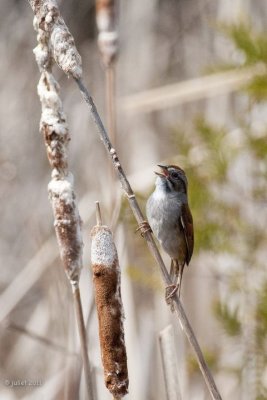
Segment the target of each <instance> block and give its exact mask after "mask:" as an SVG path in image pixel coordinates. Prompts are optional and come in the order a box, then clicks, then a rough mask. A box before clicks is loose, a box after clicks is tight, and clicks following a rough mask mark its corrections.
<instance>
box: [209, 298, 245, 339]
mask: <svg viewBox="0 0 267 400" xmlns="http://www.w3.org/2000/svg"><path fill="white" fill-rule="evenodd" d="M213 311H214V314H215V315H216V317H217V319H218V321H219V322H220V323H221V324H222V326H223V328H224V330H225V332H226V333H227V334H228V335H229V336H238V335H240V333H241V324H240V321H239V319H238V316H237V314H238V311H237V310H235V311H234V312H231V311H230V310H229V308H228V306H227V304H221V303H220V302H215V303H214V306H213Z"/></svg>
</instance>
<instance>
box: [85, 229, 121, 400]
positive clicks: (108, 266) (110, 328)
mask: <svg viewBox="0 0 267 400" xmlns="http://www.w3.org/2000/svg"><path fill="white" fill-rule="evenodd" d="M91 237H92V247H91V261H92V269H93V281H94V287H95V301H96V307H97V313H98V322H99V338H100V347H101V355H102V363H103V367H104V376H105V384H106V387H107V388H108V390H109V391H110V392H111V393H112V395H113V396H114V397H115V398H121V397H122V396H124V395H125V394H126V393H127V391H128V390H127V389H128V383H129V380H128V370H127V355H126V348H125V341H124V329H123V318H124V314H123V306H122V301H121V291H120V267H119V261H118V255H117V250H116V247H115V244H114V241H113V237H112V232H111V231H110V229H109V228H108V227H107V226H104V225H102V224H98V225H96V226H95V227H94V228H93V229H92V231H91Z"/></svg>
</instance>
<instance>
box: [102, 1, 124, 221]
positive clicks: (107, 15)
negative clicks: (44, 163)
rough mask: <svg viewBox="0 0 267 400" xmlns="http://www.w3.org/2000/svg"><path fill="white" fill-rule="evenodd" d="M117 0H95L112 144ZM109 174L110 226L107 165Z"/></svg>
mask: <svg viewBox="0 0 267 400" xmlns="http://www.w3.org/2000/svg"><path fill="white" fill-rule="evenodd" d="M118 11H119V1H118V0H96V25H97V29H98V40H97V42H98V48H99V52H100V56H101V61H102V65H103V66H104V70H105V86H106V87H105V89H106V91H105V92H106V93H105V97H106V117H107V127H108V131H109V134H110V138H111V141H112V143H113V144H114V146H116V143H117V124H116V64H117V59H118V49H119V46H118ZM109 170H110V171H109V172H110V176H111V185H110V188H111V191H110V194H109V198H110V214H111V216H112V221H111V226H114V224H115V221H116V217H117V215H116V202H117V191H114V183H115V181H116V175H115V171H114V169H113V168H112V166H110V165H109Z"/></svg>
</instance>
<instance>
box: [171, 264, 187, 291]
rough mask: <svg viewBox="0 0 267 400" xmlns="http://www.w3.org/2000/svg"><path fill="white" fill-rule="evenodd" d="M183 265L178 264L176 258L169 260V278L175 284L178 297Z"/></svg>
mask: <svg viewBox="0 0 267 400" xmlns="http://www.w3.org/2000/svg"><path fill="white" fill-rule="evenodd" d="M183 272H184V265H179V262H178V260H175V259H172V260H171V269H170V278H171V280H172V282H173V284H174V285H177V293H178V296H179V298H180V294H181V287H182V278H183Z"/></svg>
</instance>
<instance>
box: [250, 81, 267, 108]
mask: <svg viewBox="0 0 267 400" xmlns="http://www.w3.org/2000/svg"><path fill="white" fill-rule="evenodd" d="M246 91H247V92H248V94H249V95H250V96H251V97H252V99H253V100H255V101H257V102H260V101H264V100H266V99H267V76H266V75H256V76H255V77H254V78H253V79H252V80H251V81H250V82H249V83H248V84H247V86H246Z"/></svg>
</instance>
